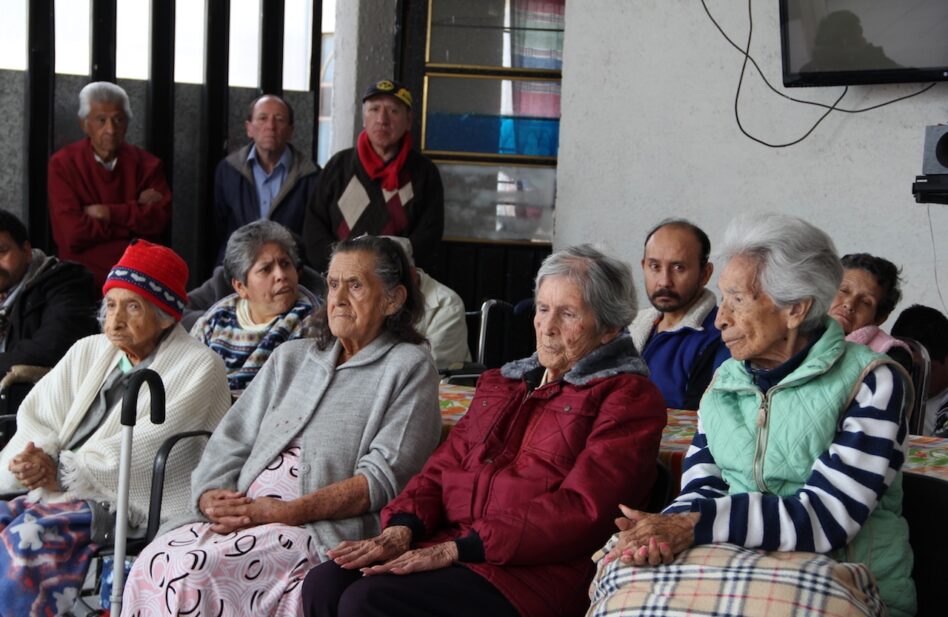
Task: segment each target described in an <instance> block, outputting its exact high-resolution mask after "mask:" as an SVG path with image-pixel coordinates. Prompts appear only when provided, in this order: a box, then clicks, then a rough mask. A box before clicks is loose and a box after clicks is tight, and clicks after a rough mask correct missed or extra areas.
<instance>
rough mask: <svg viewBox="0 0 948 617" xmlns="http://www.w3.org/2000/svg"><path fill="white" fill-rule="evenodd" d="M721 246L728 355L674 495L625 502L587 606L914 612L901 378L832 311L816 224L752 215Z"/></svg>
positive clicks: (833, 286) (836, 275)
mask: <svg viewBox="0 0 948 617" xmlns="http://www.w3.org/2000/svg"><path fill="white" fill-rule="evenodd" d="M720 250H721V253H722V256H723V259H722V261H724V262H725V266H724V270H723V272H722V273H721V276H720V278H719V280H718V286H719V287H720V290H721V301H720V303H719V305H718V314H717V319H716V321H715V324H716V325H717V326H718V328H719V329H720V330H721V338H722V339H723V341H724V344H725V345H727V347H728V349H729V350H730V352H731V359H730V360H728V361H726V362H725V363H724V364H722V365H721V367H720V368H719V369H718V371H717V373H715V376H714V379H713V380H712V382H711V385H710V386H709V387H708V390H707V391H706V392H705V394H704V396H703V397H702V399H701V405H700V407H699V409H698V428H697V432H696V433H695V436H694V439H693V441H692V445H691V448H690V449H689V450H688V454H687V456H686V458H685V461H684V473H683V475H682V479H681V486H682V488H681V494H680V495H679V496H678V497H677V498H676V499H675V500H674V501H673V502H672V504H671V505H670V506H668V507H667V508H666V509H665V510H664V511H663V512H662V513H660V514H645V513H642V512H638V511H634V510H631V509H628V508H626V509H624V512H625V515H626V517H625V518H623V519H619V520H618V525H619V528H620V532H619V533H618V534H617V535H616V536H615V537H614V538H613V539H612V540H611V541H610V542H609V543H608V544H607V546H606V550H605V551H604V553H603V554H602V555H600V556H601V559H600V562H599V563H600V567H599V575H598V578H597V580H596V582H595V583H594V585H593V589H592V596H593V607H592V609H591V610H590V614H591V615H607V614H623V615H640V614H648V615H652V614H656V612H661V611H665V610H670V607H678V608H681V607H682V606H687V609H682V610H688V611H692V612H697V613H700V614H704V613H703V611H705V610H710V611H715V610H723V611H724V612H726V613H728V614H735V615H742V614H744V615H751V614H753V615H771V616H773V615H783V614H788V613H789V614H803V613H807V612H812V613H814V614H817V613H818V614H881V613H882V612H883V611H885V610H886V609H888V612H889V614H891V615H898V616H907V615H913V614H914V613H915V589H914V585H913V583H912V579H911V573H912V552H911V549H910V547H909V543H908V526H907V524H906V522H905V519H903V518H902V516H901V505H902V474H901V471H900V469H901V466H902V462H903V460H904V456H905V438H906V422H905V411H906V410H907V409H909V408H910V407H911V401H912V385H911V380H910V379H909V377H908V375H907V374H906V373H905V371H904V370H903V369H902V368H901V367H900V366H899V365H898V364H897V363H895V362H894V361H893V360H892V359H891V358H889V357H888V356H884V355H880V354H877V353H875V352H873V351H872V350H870V349H869V348H868V347H866V346H864V345H858V344H854V343H850V342H848V341H846V340H845V338H844V333H843V329H842V328H841V327H840V325H839V324H838V323H837V322H836V321H834V320H833V319H831V318H830V317H829V316H828V315H827V311H828V310H829V308H830V306H831V303H832V302H833V298H834V297H835V296H836V291H837V288H838V287H839V283H840V280H841V279H842V275H843V271H842V270H843V269H842V266H841V265H840V262H839V257H838V256H837V254H836V249H835V247H834V245H833V242H832V240H830V238H829V236H827V235H826V234H825V233H823V232H822V231H820V230H819V229H817V228H816V227H814V226H812V225H810V224H809V223H807V222H805V221H803V220H802V219H798V218H795V217H790V216H781V215H772V214H771V215H766V214H765V215H749V216H745V217H742V218H739V219H737V220H735V221H733V222H732V223H731V225H730V226H729V227H728V229H727V232H726V235H725V239H724V243H723V248H721V249H720ZM873 577H874V578H875V582H877V583H878V588H876V587H875V585H874V584H873ZM802 589H805V590H806V592H805V593H801V590H802ZM880 599H881V601H880ZM659 606H660V607H662V608H661V609H659V608H657V607H659ZM722 606H726V607H727V608H726V609H720V607H722ZM618 607H622V608H621V609H620V608H618Z"/></svg>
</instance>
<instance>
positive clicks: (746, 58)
mask: <svg viewBox="0 0 948 617" xmlns="http://www.w3.org/2000/svg"><path fill="white" fill-rule="evenodd" d="M701 6H702V7H703V8H704V12H705V13H706V14H707V15H708V19H710V20H711V23H712V24H714V27H715V28H717V30H718V32H720V33H721V36H723V37H724V39H725V40H726V41H727V42H728V43H730V45H731V47H733V48H734V49H736V50H737V51H738V52H740V54H741V55H742V56H744V61H743V63H742V64H741V74H740V77H739V78H738V81H737V91H736V92H735V93H734V119H735V120H736V122H737V127H738V128H739V129H740V131H741V133H743V134H744V135H745V136H746V137H747V138H748V139H751V140H753V141H755V142H757V143H759V144H761V145H764V146H767V147H769V148H786V147H788V146H793V145H796V144H798V143H800V142H801V141H803V140H804V139H806V138H807V137H809V136H810V134H811V133H812V132H813V131H814V130H816V127H818V126H819V125H820V123H821V122H823V120H825V119H826V117H827V116H828V115H829V114H830V113H831V112H833V111H839V112H843V113H847V114H860V113H863V112H866V111H872V110H874V109H879V108H880V107H885V106H886V105H891V104H892V103H897V102H899V101H904V100H905V99H909V98H912V97H913V96H918V95H919V94H923V93H925V92H928V91H929V90H931V89H932V88H933V87H934V86H935V83H934V82H933V83H930V84H928V85H927V86H925V87H924V88H922V89H921V90H919V91H917V92H912V93H911V94H906V95H904V96H900V97H897V98H894V99H892V100H889V101H885V102H883V103H878V104H876V105H871V106H869V107H863V108H861V109H846V108H843V107H837V105H839V102H840V101H842V100H843V97H844V96H846V94H847V93H848V92H849V86H845V87H844V88H843V92H842V94H840V95H839V97H837V99H836V100H835V101H834V102H833V104H832V105H827V104H826V103H820V102H817V101H807V100H804V99H798V98H795V97H792V96H790V95H788V94H785V93H784V92H781V91H780V90H778V89H777V88H775V87H774V86H773V85H772V84H771V83H770V81H769V80H768V79H767V77H766V76H765V75H764V72H763V71H762V70H761V68H760V65H759V64H757V61H756V60H754V58H753V57H752V56H751V55H750V46H751V39H752V37H753V33H754V15H753V10H752V8H751V0H747V18H748V30H747V45H746V47H743V48H742V47H741V46H739V45H738V44H737V43H735V42H734V41H733V40H732V39H731V37H729V36H728V35H727V33H726V32H725V31H724V29H723V28H722V27H721V24H719V23H718V22H717V20H716V19H715V18H714V16H713V15H712V14H711V11H710V9H708V4H707V2H706V0H701ZM748 62H750V63H751V64H752V65H754V68H755V69H757V74H758V75H760V77H761V79H762V80H763V81H764V83H765V84H766V85H767V87H768V88H770V90H772V91H773V92H774V93H776V94H778V95H779V96H781V97H783V98H785V99H787V100H790V101H793V102H794V103H800V104H803V105H813V106H815V107H822V108H824V109H826V112H825V113H823V115H822V116H820V117H819V118H818V119H817V121H816V122H815V123H813V126H811V127H810V129H809V130H808V131H807V132H806V133H804V134H803V135H802V136H801V137H799V138H798V139H795V140H793V141H789V142H786V143H780V144H772V143H769V142H766V141H764V140H762V139H759V138H757V137H754V136H753V135H751V134H750V133H748V132H747V131H746V130H745V129H744V126H743V125H742V124H741V116H740V111H739V109H738V102H739V101H740V98H741V86H742V84H743V83H744V73H745V72H746V71H747V63H748ZM942 304H944V302H942Z"/></svg>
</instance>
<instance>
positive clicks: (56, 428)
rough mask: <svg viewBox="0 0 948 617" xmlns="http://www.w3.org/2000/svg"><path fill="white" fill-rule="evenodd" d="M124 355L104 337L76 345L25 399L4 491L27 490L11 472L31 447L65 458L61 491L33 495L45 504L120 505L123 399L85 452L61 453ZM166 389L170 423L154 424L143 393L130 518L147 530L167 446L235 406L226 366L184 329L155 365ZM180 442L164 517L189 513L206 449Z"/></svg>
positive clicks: (0, 464) (1, 478)
mask: <svg viewBox="0 0 948 617" xmlns="http://www.w3.org/2000/svg"><path fill="white" fill-rule="evenodd" d="M121 355H122V352H121V351H120V350H119V349H118V348H117V347H115V346H113V345H112V343H111V342H110V341H109V340H108V339H107V338H106V337H105V335H103V334H97V335H94V336H89V337H86V338H84V339H82V340H80V341H78V342H77V343H76V344H75V345H73V346H72V347H71V348H70V349H69V351H68V352H67V353H66V355H65V356H64V357H63V359H62V360H60V361H59V363H57V364H56V366H55V367H54V368H53V370H52V371H50V372H49V373H48V374H47V375H46V376H45V377H44V378H43V379H42V380H40V381H39V383H37V384H36V386H35V387H34V388H33V390H31V391H30V394H29V395H28V396H27V397H26V399H24V401H23V403H22V404H21V406H20V409H19V411H18V412H17V431H16V433H15V434H14V435H13V437H12V439H11V440H10V443H8V444H7V446H6V447H5V448H4V449H3V450H2V451H0V492H16V491H24V490H26V489H25V488H24V487H23V486H22V485H21V484H20V483H19V482H18V481H17V480H16V478H15V477H14V476H13V474H12V473H10V471H9V465H10V460H11V459H12V458H13V457H14V456H16V455H17V454H19V453H20V452H22V451H23V449H24V448H25V447H26V444H27V443H28V442H30V441H32V442H33V443H34V444H36V446H37V447H39V448H42V449H43V450H44V451H45V452H46V453H47V454H49V455H50V456H52V457H53V459H54V460H59V464H60V469H61V478H62V484H63V492H60V493H49V492H46V491H43V490H42V489H37V490H36V491H33V493H32V494H31V495H32V496H34V497H36V498H38V499H39V498H42V499H44V500H46V501H50V502H54V501H68V500H75V499H92V500H97V501H105V502H109V503H111V504H112V505H113V507H114V504H115V502H116V501H117V500H118V467H119V451H120V449H121V437H122V425H121V423H120V421H119V420H120V415H121V414H120V411H121V401H119V402H117V403H116V404H115V405H114V406H113V408H112V409H110V410H109V414H108V416H107V417H106V418H105V420H104V421H103V422H102V424H101V425H100V426H99V428H98V429H96V431H95V432H94V433H93V434H92V435H91V436H90V437H89V439H88V440H86V442H85V443H84V444H82V446H80V447H79V448H78V449H77V450H75V451H68V450H66V451H60V450H61V448H62V447H63V446H64V444H67V443H69V440H70V438H71V437H72V435H73V433H74V432H75V431H76V428H77V427H78V426H79V423H80V422H81V421H82V418H83V416H84V415H85V413H86V411H87V410H88V409H89V406H90V405H91V404H92V402H93V400H94V399H95V397H96V395H97V394H98V393H99V390H100V388H101V387H102V384H103V383H104V382H105V378H106V377H107V376H108V375H109V373H110V372H111V371H112V369H113V368H114V367H115V366H116V365H117V364H118V362H119V359H120V358H121ZM149 368H150V369H152V370H154V371H155V372H156V373H158V374H159V375H160V376H161V379H162V381H163V382H164V386H165V393H166V398H165V410H166V411H165V422H164V424H160V425H155V424H152V423H151V419H150V405H151V394H150V392H149V391H148V388H147V387H143V388H142V391H141V393H140V395H139V398H138V417H137V420H136V425H135V430H134V440H133V447H132V467H131V474H130V482H129V520H130V521H131V523H132V524H133V525H140V524H142V523H143V522H144V521H145V519H146V517H147V512H148V503H149V491H150V489H151V468H152V463H153V461H154V458H155V452H157V451H158V448H159V447H160V446H161V444H162V442H163V441H164V440H165V439H166V438H168V437H170V436H171V435H174V434H175V433H179V432H182V431H191V430H212V429H213V428H214V427H215V426H217V423H218V421H219V420H220V419H221V418H222V417H223V416H224V413H225V412H226V411H227V409H228V407H229V406H230V390H229V389H228V387H227V377H226V372H225V370H224V364H223V362H222V361H221V359H220V357H219V356H218V355H217V354H215V353H214V352H212V351H211V350H210V349H208V348H207V347H205V346H204V345H202V344H201V343H199V342H198V341H196V340H194V339H193V338H191V337H190V336H188V333H187V332H185V331H184V329H183V328H181V326H178V325H175V326H174V327H173V329H172V331H171V332H170V333H169V334H168V336H166V337H165V338H164V340H163V341H162V342H161V343H160V344H159V347H158V350H157V352H156V353H155V358H154V361H153V362H152V363H151V365H150V366H149ZM189 441H191V442H195V443H182V444H181V445H179V446H178V447H176V448H175V450H174V452H173V453H172V456H171V457H170V459H169V466H168V468H167V471H166V476H165V494H164V501H163V502H162V519H165V518H167V517H168V516H169V515H171V514H174V513H176V512H181V511H183V510H185V509H186V508H187V503H188V494H189V484H190V473H191V470H192V469H194V467H196V466H197V462H198V460H199V458H200V454H201V450H202V444H200V443H196V441H197V440H189Z"/></svg>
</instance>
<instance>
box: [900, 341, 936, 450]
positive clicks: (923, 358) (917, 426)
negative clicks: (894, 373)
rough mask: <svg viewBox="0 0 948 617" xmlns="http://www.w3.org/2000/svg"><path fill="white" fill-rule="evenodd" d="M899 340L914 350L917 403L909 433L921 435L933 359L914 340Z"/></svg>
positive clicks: (911, 413)
mask: <svg viewBox="0 0 948 617" xmlns="http://www.w3.org/2000/svg"><path fill="white" fill-rule="evenodd" d="M896 338H897V339H899V340H900V341H902V342H903V343H905V344H906V345H908V346H909V349H911V350H912V370H911V371H910V373H911V376H912V386H913V387H914V388H915V401H914V402H913V404H912V409H911V411H910V413H909V416H908V419H907V423H908V431H909V433H911V434H912V435H921V434H922V433H923V432H924V430H925V403H926V402H928V379H929V376H930V374H931V370H932V363H931V359H930V358H929V357H928V350H927V349H925V346H924V345H922V344H921V343H919V342H918V341H916V340H915V339H913V338H908V337H904V336H897V337H896Z"/></svg>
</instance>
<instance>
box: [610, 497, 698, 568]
mask: <svg viewBox="0 0 948 617" xmlns="http://www.w3.org/2000/svg"><path fill="white" fill-rule="evenodd" d="M619 509H621V510H622V513H623V514H624V515H625V517H622V518H617V519H616V526H617V527H618V528H619V530H620V531H619V538H618V542H616V545H615V546H614V547H613V549H612V551H610V552H609V554H608V555H606V557H605V560H606V563H608V562H610V561H612V560H614V559H619V560H620V561H622V563H625V564H630V565H632V564H634V565H636V566H646V565H651V566H655V565H658V564H660V563H671V561H672V560H673V559H674V558H675V555H677V554H678V553H680V552H682V551H684V550H685V549H687V548H688V547H690V546H691V545H692V544H694V541H695V525H697V524H698V518H699V514H698V513H697V512H685V513H681V514H649V513H647V512H640V511H638V510H633V509H631V508H629V507H626V506H623V505H620V506H619Z"/></svg>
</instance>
